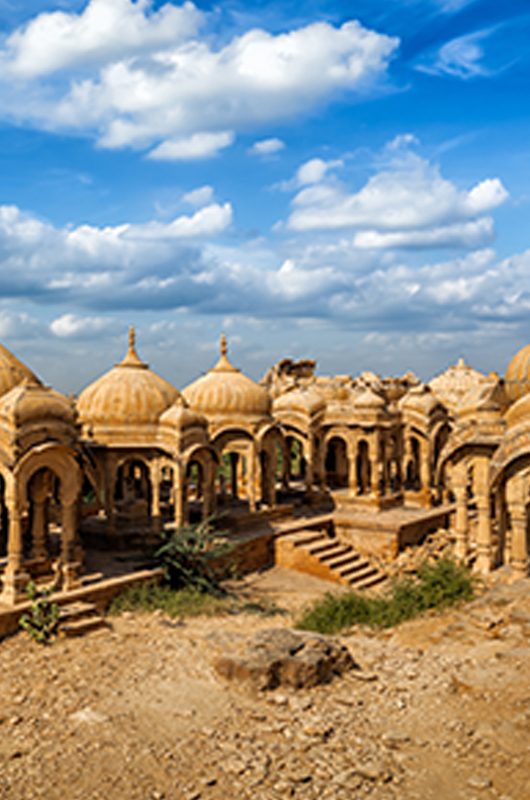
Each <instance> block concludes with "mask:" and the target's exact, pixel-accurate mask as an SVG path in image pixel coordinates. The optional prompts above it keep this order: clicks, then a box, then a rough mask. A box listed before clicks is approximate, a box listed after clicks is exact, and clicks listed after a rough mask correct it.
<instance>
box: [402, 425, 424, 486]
mask: <svg viewBox="0 0 530 800" xmlns="http://www.w3.org/2000/svg"><path fill="white" fill-rule="evenodd" d="M405 489H407V490H408V491H411V492H418V491H419V490H420V489H421V480H420V442H419V440H418V439H417V438H416V437H415V436H411V437H410V439H409V456H408V458H407V463H406V466H405Z"/></svg>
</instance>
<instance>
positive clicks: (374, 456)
mask: <svg viewBox="0 0 530 800" xmlns="http://www.w3.org/2000/svg"><path fill="white" fill-rule="evenodd" d="M378 449H379V448H378V446H377V439H376V437H375V436H374V437H373V439H372V441H371V442H370V450H369V460H370V490H371V494H372V495H373V497H379V495H380V491H379V453H378Z"/></svg>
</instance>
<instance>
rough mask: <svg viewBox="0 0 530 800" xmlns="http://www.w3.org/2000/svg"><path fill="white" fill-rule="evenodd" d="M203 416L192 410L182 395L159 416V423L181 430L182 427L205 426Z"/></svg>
mask: <svg viewBox="0 0 530 800" xmlns="http://www.w3.org/2000/svg"><path fill="white" fill-rule="evenodd" d="M207 424H208V423H207V422H206V419H205V417H203V416H201V414H197V413H196V412H195V411H192V410H191V408H190V407H189V406H188V404H187V403H186V401H185V399H184V398H183V397H182V395H180V394H179V396H178V397H177V399H176V400H175V402H174V403H173V404H172V405H171V406H170V407H169V408H168V409H167V410H166V411H164V413H163V414H162V415H161V417H160V425H164V426H166V427H168V428H175V429H177V430H182V429H184V428H193V427H201V428H202V427H206V426H207Z"/></svg>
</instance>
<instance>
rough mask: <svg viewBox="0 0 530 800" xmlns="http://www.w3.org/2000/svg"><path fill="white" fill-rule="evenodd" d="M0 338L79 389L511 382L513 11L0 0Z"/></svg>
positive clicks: (519, 254)
mask: <svg viewBox="0 0 530 800" xmlns="http://www.w3.org/2000/svg"><path fill="white" fill-rule="evenodd" d="M0 32H1V33H0V35H1V41H0V174H1V178H2V182H1V184H0V185H1V196H0V339H1V340H2V341H3V342H4V344H6V346H8V347H10V348H11V349H13V350H14V351H15V352H16V353H17V354H18V355H19V356H20V357H21V358H23V359H24V360H25V361H26V362H27V363H29V364H30V365H31V366H32V367H33V368H34V369H35V370H36V371H37V372H38V373H39V374H40V375H41V376H42V377H43V378H44V379H45V380H46V381H47V382H49V383H51V384H53V385H54V386H56V387H57V388H60V389H62V390H64V391H78V390H79V389H80V388H82V387H83V386H84V385H85V384H86V383H87V382H89V381H90V380H92V379H93V378H94V377H95V376H96V375H97V374H99V373H100V372H101V371H103V370H105V369H106V368H108V366H109V365H110V364H112V363H113V362H115V361H116V360H117V359H119V358H120V357H121V354H122V352H123V350H124V347H125V342H126V329H127V326H128V325H129V324H130V323H134V324H135V325H136V327H137V329H138V340H139V350H140V352H141V354H142V355H143V356H144V357H145V359H146V360H148V361H149V362H150V363H151V365H152V366H153V367H154V368H155V369H156V370H157V371H158V372H160V373H161V374H163V375H164V376H165V377H167V378H169V379H170V380H173V381H174V382H175V383H176V385H177V386H181V387H182V386H184V385H185V384H186V383H187V382H189V381H190V380H192V379H193V378H194V377H196V375H197V374H198V373H200V372H202V371H204V370H206V369H207V368H208V367H209V366H210V365H211V363H212V361H213V359H214V358H215V350H216V347H217V339H218V336H219V333H220V332H221V330H224V331H225V332H226V334H227V335H228V337H229V340H230V341H231V351H232V355H233V360H234V361H235V362H236V363H237V364H238V365H239V366H241V367H242V368H243V369H245V370H246V371H247V372H248V373H249V374H251V375H252V376H253V377H255V378H259V377H260V376H261V374H263V372H264V371H265V370H266V369H267V368H268V366H270V365H271V364H272V363H274V362H275V361H277V360H279V359H280V358H283V357H285V356H290V357H293V358H307V357H312V358H315V359H316V360H317V361H318V364H319V371H320V372H323V373H341V374H344V373H351V374H355V373H357V372H359V371H361V370H364V369H372V370H374V371H377V372H380V373H382V374H385V375H386V374H393V375H396V374H401V373H403V372H405V371H407V370H413V371H415V372H416V373H417V374H418V375H419V376H420V377H422V378H424V379H427V378H429V377H430V376H432V375H433V374H435V373H436V372H439V371H440V370H442V369H444V368H445V367H446V366H448V365H449V364H450V363H454V362H455V361H456V359H457V358H458V357H459V356H461V355H463V356H464V357H465V358H466V359H467V360H468V361H469V362H470V363H472V364H473V365H474V366H476V367H477V368H479V369H482V370H484V371H490V370H497V371H499V372H503V371H504V369H505V367H506V364H507V362H508V360H509V358H510V357H511V355H512V354H513V353H514V352H515V351H516V350H517V349H518V348H519V347H520V346H522V345H523V344H526V343H527V342H528V341H530V323H529V321H528V320H529V310H530V230H529V225H528V217H529V211H530V181H529V176H530V116H529V112H528V86H530V63H529V62H530V48H529V47H528V45H529V42H530V7H529V6H528V3H527V2H523V1H522V0H505V2H503V3H499V2H497V1H495V2H493V0H467V2H466V0H359V2H355V0H352V2H348V3H346V2H332V1H331V0H306V1H305V2H303V3H301V2H295V0H284V2H277V3H275V2H265V1H262V2H251V0H250V1H247V2H244V3H243V2H237V0H228V2H223V3H213V2H197V3H195V4H193V3H191V2H186V3H179V2H151V0H137V2H133V0H91V1H90V2H86V0H85V1H84V2H72V1H70V0H62V1H59V0H58V1H57V2H47V1H46V0H34V1H32V0H26V1H24V0H23V1H22V2H20V0H0Z"/></svg>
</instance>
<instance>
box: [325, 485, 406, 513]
mask: <svg viewBox="0 0 530 800" xmlns="http://www.w3.org/2000/svg"><path fill="white" fill-rule="evenodd" d="M331 496H332V498H333V503H334V505H335V508H336V510H337V511H343V510H350V509H354V508H358V509H359V508H361V509H365V510H367V511H371V510H373V511H385V510H386V509H389V508H399V507H400V506H402V505H403V495H402V494H401V493H400V492H396V493H394V494H384V495H377V494H355V493H354V492H352V490H351V489H338V490H337V491H335V492H332V493H331Z"/></svg>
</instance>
